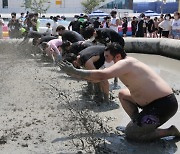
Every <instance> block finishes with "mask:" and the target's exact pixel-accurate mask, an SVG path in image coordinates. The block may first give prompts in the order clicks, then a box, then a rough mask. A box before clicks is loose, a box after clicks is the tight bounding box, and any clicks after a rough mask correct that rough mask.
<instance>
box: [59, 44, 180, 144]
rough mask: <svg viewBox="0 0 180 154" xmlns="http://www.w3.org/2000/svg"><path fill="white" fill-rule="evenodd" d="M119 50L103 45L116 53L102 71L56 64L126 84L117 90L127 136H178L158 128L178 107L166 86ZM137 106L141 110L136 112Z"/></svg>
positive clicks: (91, 77)
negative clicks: (116, 78)
mask: <svg viewBox="0 0 180 154" xmlns="http://www.w3.org/2000/svg"><path fill="white" fill-rule="evenodd" d="M120 49H122V48H120V47H119V45H117V44H116V45H115V44H111V45H109V46H107V48H106V50H107V51H110V50H117V51H119V52H118V53H117V54H116V55H115V56H112V57H111V58H112V60H114V62H116V63H115V64H114V65H112V66H111V67H109V68H106V69H103V70H79V69H75V68H74V67H73V66H72V65H70V64H68V63H65V62H61V63H59V66H60V68H61V69H62V70H63V71H65V72H66V73H68V74H71V75H73V76H76V77H79V78H82V79H86V80H89V81H102V80H107V79H111V78H114V77H118V78H119V79H120V80H121V81H122V83H123V84H124V85H126V87H127V88H126V89H121V90H120V92H119V100H120V102H121V104H122V107H123V108H124V110H125V112H126V113H127V114H128V115H129V117H130V118H131V121H130V123H129V124H128V125H127V126H126V129H125V134H126V137H127V138H128V139H131V140H136V141H152V140H155V139H159V138H162V137H166V136H176V137H180V132H179V131H178V129H177V128H176V127H175V126H171V127H169V128H167V129H159V128H158V127H159V126H161V125H162V124H164V123H165V122H166V121H168V120H169V119H170V118H171V117H173V116H174V115H175V113H176V112H177V109H178V103H177V100H176V98H175V96H174V94H173V92H172V89H171V88H170V86H169V85H168V84H167V83H166V82H165V81H164V80H163V79H162V78H161V77H160V76H159V75H158V74H156V73H155V72H154V71H153V70H152V69H151V68H150V67H149V66H147V65H146V64H144V63H142V62H140V61H139V60H137V59H135V58H133V57H129V56H125V58H122V54H124V53H125V52H124V53H123V52H122V51H121V50H120ZM138 108H141V109H142V111H141V112H139V110H138Z"/></svg>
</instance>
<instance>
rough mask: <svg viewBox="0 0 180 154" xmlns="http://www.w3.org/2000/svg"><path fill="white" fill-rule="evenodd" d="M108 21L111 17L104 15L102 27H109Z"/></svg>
mask: <svg viewBox="0 0 180 154" xmlns="http://www.w3.org/2000/svg"><path fill="white" fill-rule="evenodd" d="M110 22H111V17H109V16H106V17H104V21H103V22H102V28H110Z"/></svg>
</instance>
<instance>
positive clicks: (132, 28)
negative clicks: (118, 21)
mask: <svg viewBox="0 0 180 154" xmlns="http://www.w3.org/2000/svg"><path fill="white" fill-rule="evenodd" d="M136 19H137V18H136V17H135V16H134V17H133V20H132V21H131V30H132V37H135V35H136V29H137V20H136Z"/></svg>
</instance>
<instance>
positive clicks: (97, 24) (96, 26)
mask: <svg viewBox="0 0 180 154" xmlns="http://www.w3.org/2000/svg"><path fill="white" fill-rule="evenodd" d="M93 25H94V28H100V26H101V22H100V21H99V17H97V18H96V19H95V21H94V22H93Z"/></svg>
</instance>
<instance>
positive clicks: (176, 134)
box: [168, 125, 180, 137]
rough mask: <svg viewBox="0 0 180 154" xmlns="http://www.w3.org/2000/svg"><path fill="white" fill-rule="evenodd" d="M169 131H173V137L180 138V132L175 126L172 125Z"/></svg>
mask: <svg viewBox="0 0 180 154" xmlns="http://www.w3.org/2000/svg"><path fill="white" fill-rule="evenodd" d="M168 129H169V131H171V133H172V136H175V137H180V132H179V130H178V129H177V128H176V127H175V126H174V125H172V126H171V127H169V128H168Z"/></svg>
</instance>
